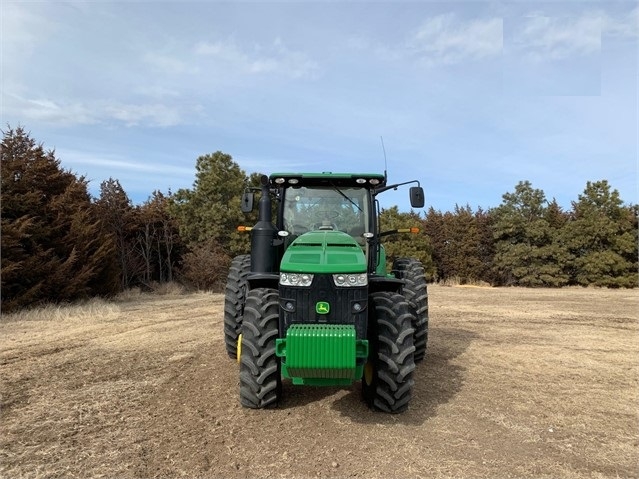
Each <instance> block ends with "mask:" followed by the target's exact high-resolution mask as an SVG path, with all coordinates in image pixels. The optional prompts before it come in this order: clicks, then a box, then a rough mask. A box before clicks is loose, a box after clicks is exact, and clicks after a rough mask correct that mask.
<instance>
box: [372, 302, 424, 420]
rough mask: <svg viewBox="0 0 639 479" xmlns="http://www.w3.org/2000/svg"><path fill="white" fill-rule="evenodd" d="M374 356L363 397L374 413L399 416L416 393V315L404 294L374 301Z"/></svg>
mask: <svg viewBox="0 0 639 479" xmlns="http://www.w3.org/2000/svg"><path fill="white" fill-rule="evenodd" d="M370 305H371V306H372V307H371V309H370V321H369V335H368V337H369V346H370V354H369V359H368V362H367V363H366V366H365V367H364V377H363V378H362V394H363V396H364V400H365V401H366V403H367V404H368V405H369V406H370V407H371V408H373V409H376V410H379V411H385V412H389V413H399V412H403V411H405V410H406V409H408V403H409V402H410V399H411V396H412V392H413V385H414V381H413V371H414V370H415V362H414V359H413V354H414V352H415V347H414V346H413V327H412V321H413V315H412V313H411V310H410V306H409V305H408V303H407V302H406V300H405V299H404V297H403V296H402V295H401V294H397V293H391V292H386V291H382V292H377V293H373V294H372V295H371V297H370Z"/></svg>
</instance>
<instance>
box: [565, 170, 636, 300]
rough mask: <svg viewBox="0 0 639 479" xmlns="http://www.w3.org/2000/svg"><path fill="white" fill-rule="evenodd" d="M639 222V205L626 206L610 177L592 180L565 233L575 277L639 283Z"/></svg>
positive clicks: (616, 283)
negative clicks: (638, 209)
mask: <svg viewBox="0 0 639 479" xmlns="http://www.w3.org/2000/svg"><path fill="white" fill-rule="evenodd" d="M636 225H637V215H636V208H633V207H629V206H624V205H623V203H622V201H621V198H620V197H619V192H618V191H617V190H611V188H610V185H609V184H608V182H607V181H606V180H602V181H596V182H594V183H593V182H590V181H589V182H588V183H587V184H586V188H585V190H584V192H583V194H582V195H579V198H578V201H576V202H574V203H573V212H572V217H571V220H570V221H569V222H568V223H567V224H566V225H565V227H564V229H563V232H562V238H563V241H564V243H565V244H566V246H567V248H568V251H569V255H570V256H569V261H568V265H569V272H570V274H571V278H572V280H573V281H574V282H575V283H577V284H580V285H584V286H585V285H591V284H592V285H596V286H609V287H628V288H630V287H635V286H637V281H638V277H637V227H636Z"/></svg>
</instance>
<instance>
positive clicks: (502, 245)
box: [0, 127, 638, 311]
mask: <svg viewBox="0 0 639 479" xmlns="http://www.w3.org/2000/svg"><path fill="white" fill-rule="evenodd" d="M0 165H1V198H0V201H1V253H2V258H1V286H0V288H1V298H2V309H3V310H4V311H10V310H12V309H16V308H20V307H24V306H29V305H34V304H39V303H42V302H61V301H73V300H76V299H80V298H87V297H91V296H96V295H99V296H112V295H115V294H117V293H118V292H120V291H123V290H126V289H127V288H131V287H134V286H136V287H142V288H147V289H153V288H154V287H156V286H157V285H158V284H161V283H165V282H172V281H177V282H180V283H183V284H186V285H188V286H191V287H194V288H199V289H212V290H219V289H221V287H222V286H223V284H224V281H225V279H226V274H227V271H228V266H229V264H230V261H231V258H232V257H234V256H235V255H237V254H242V253H245V252H247V251H248V250H249V241H250V240H249V236H248V235H247V234H246V233H241V232H238V230H237V226H238V225H240V224H245V225H253V224H254V223H255V222H256V215H255V213H251V214H249V215H244V214H242V213H241V212H240V194H241V192H242V191H243V190H244V189H245V188H246V187H248V186H256V185H258V184H259V177H260V174H259V173H251V174H249V175H247V174H246V173H245V172H244V171H243V170H242V169H241V168H240V167H239V165H238V164H237V163H235V161H233V159H232V157H231V156H230V155H228V154H226V153H223V152H220V151H217V152H215V153H212V154H206V155H203V156H200V157H199V158H197V160H196V165H195V169H196V171H195V181H194V183H193V186H192V188H185V189H180V190H178V191H176V192H170V191H169V192H167V193H162V192H160V191H154V192H153V193H152V194H151V195H150V196H149V198H148V199H147V200H146V201H145V202H143V203H142V204H140V205H134V204H133V202H132V201H131V199H130V198H129V196H128V195H127V193H126V191H125V190H124V189H123V188H122V186H121V185H120V183H119V181H118V180H117V179H113V178H109V179H108V180H105V181H103V182H102V183H101V185H100V194H99V196H98V197H97V198H94V197H92V196H91V195H90V194H89V192H88V181H87V180H86V178H85V177H83V176H78V175H76V174H74V173H73V172H71V171H69V170H66V169H64V168H62V166H61V162H60V160H59V159H57V158H56V156H55V152H54V151H45V149H44V147H43V146H42V145H41V144H37V143H36V141H35V140H34V139H33V138H31V136H30V134H29V133H27V132H26V131H25V130H24V128H22V127H18V128H15V129H12V128H8V129H7V131H5V132H3V140H2V149H1V161H0ZM572 206H573V207H572V210H571V211H563V210H562V209H561V208H560V207H559V206H558V205H557V203H556V202H555V201H554V200H553V201H547V199H546V198H545V195H544V193H543V191H541V190H537V189H534V188H533V187H532V185H531V184H530V183H529V182H527V181H524V182H520V183H519V184H518V185H517V186H516V187H515V191H514V192H511V193H506V194H504V195H503V202H502V204H501V205H500V206H498V207H496V208H493V209H489V210H482V209H481V208H480V209H478V210H476V211H473V210H472V209H471V208H470V207H469V206H465V207H459V206H457V207H456V208H455V210H454V211H452V212H445V213H442V212H441V211H436V210H434V209H433V208H430V209H429V210H428V211H427V212H426V213H425V214H419V213H416V212H414V211H411V212H409V213H405V212H400V211H399V209H398V208H397V207H392V208H388V209H384V210H382V212H381V224H382V228H384V229H394V228H399V227H407V226H420V228H421V231H422V233H421V234H418V235H415V236H413V235H410V236H408V235H396V236H394V237H389V238H388V241H387V242H386V249H387V259H388V261H389V263H391V262H392V260H393V259H394V258H395V257H399V256H413V257H417V258H419V259H420V260H421V261H422V262H423V263H424V265H425V269H426V271H427V275H428V277H429V280H431V281H453V280H454V281H457V282H460V283H465V282H477V281H482V282H486V283H489V284H493V285H516V286H554V287H557V286H564V285H572V284H575V285H584V286H586V285H596V286H608V287H634V286H637V280H638V274H637V267H638V264H637V213H638V208H637V206H636V205H631V206H629V205H625V204H624V203H623V202H622V200H621V198H620V197H619V194H618V192H617V191H616V190H614V189H612V188H611V186H610V185H609V184H608V182H607V181H605V180H602V181H597V182H592V183H591V182H589V183H588V184H587V186H586V189H585V190H584V192H583V194H581V195H579V197H578V199H577V201H575V202H573V205H572Z"/></svg>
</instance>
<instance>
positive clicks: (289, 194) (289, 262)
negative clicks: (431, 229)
mask: <svg viewBox="0 0 639 479" xmlns="http://www.w3.org/2000/svg"><path fill="white" fill-rule="evenodd" d="M410 183H417V186H412V187H411V188H410V202H411V206H412V207H413V208H422V207H423V206H424V191H423V189H422V188H421V187H420V186H419V182H418V181H416V180H415V181H409V182H406V183H399V184H395V185H387V184H386V174H384V175H381V174H350V173H349V174H336V173H296V174H293V173H276V174H272V175H271V176H270V177H267V176H263V177H262V180H261V188H258V189H257V190H260V191H261V197H260V199H259V203H258V208H259V215H258V221H257V223H256V224H255V226H253V227H252V228H249V227H245V228H243V229H245V230H247V231H250V234H251V254H250V255H248V254H247V255H240V256H237V257H235V258H234V259H233V262H232V264H231V267H230V271H229V275H228V280H227V285H226V297H225V303H224V335H225V343H226V350H227V353H228V354H229V356H230V357H232V358H237V361H238V362H239V364H240V402H241V404H242V406H245V407H249V408H268V407H275V406H276V405H277V404H278V401H280V399H281V396H282V379H283V378H287V379H290V380H291V382H292V383H293V384H295V385H311V386H340V385H344V386H347V385H350V384H352V383H353V382H355V381H359V380H361V382H362V393H363V397H364V399H365V401H366V402H367V404H368V405H369V406H370V407H371V408H373V409H376V410H381V411H386V412H390V413H398V412H402V411H405V410H406V409H407V408H408V404H409V402H410V399H411V395H412V389H413V384H414V381H413V371H414V369H415V362H418V361H420V360H422V359H423V358H424V356H425V353H426V341H427V336H428V296H427V290H426V279H425V277H424V268H423V266H422V264H421V263H420V262H419V261H418V260H416V259H413V258H399V259H396V260H395V261H394V262H393V267H392V271H391V272H390V273H388V272H387V270H386V254H385V250H384V247H383V245H382V244H381V241H380V240H381V239H382V238H383V237H384V236H387V235H390V234H396V233H404V232H416V231H418V230H417V229H416V228H407V229H403V230H392V231H384V232H381V231H379V217H378V214H379V204H378V202H377V199H376V197H377V195H378V194H380V193H382V192H384V191H388V190H390V189H397V187H399V186H402V185H407V184H410ZM274 201H275V207H274ZM253 203H254V193H253V191H252V189H250V190H247V191H246V192H245V193H244V194H243V196H242V211H244V212H245V213H248V212H250V211H252V210H253ZM274 210H276V211H277V214H276V216H277V218H276V221H275V224H273V211H274ZM240 229H242V227H241V228H240Z"/></svg>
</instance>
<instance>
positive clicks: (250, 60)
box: [194, 38, 319, 78]
mask: <svg viewBox="0 0 639 479" xmlns="http://www.w3.org/2000/svg"><path fill="white" fill-rule="evenodd" d="M194 52H195V53H196V54H197V55H200V56H204V57H209V58H213V59H216V60H219V61H222V62H224V63H226V66H227V67H230V68H232V69H233V70H235V72H236V73H245V74H265V73H272V74H279V75H283V76H286V77H290V78H306V77H314V76H315V75H316V74H317V72H318V71H319V65H318V63H317V62H315V61H314V60H312V59H311V58H309V57H308V55H306V54H305V53H303V52H298V51H294V50H290V49H289V48H287V47H286V45H284V43H283V42H282V40H281V39H280V38H276V39H275V40H274V41H273V43H272V44H270V45H262V44H259V43H256V44H254V45H253V48H252V49H247V48H242V47H241V46H239V45H238V44H237V43H236V42H235V41H234V40H232V39H229V40H226V41H216V42H212V43H211V42H200V43H198V44H196V45H195V49H194Z"/></svg>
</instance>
